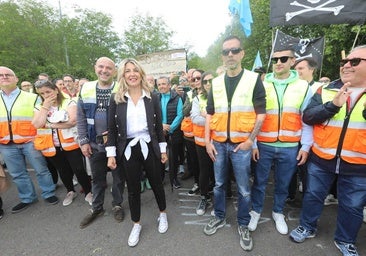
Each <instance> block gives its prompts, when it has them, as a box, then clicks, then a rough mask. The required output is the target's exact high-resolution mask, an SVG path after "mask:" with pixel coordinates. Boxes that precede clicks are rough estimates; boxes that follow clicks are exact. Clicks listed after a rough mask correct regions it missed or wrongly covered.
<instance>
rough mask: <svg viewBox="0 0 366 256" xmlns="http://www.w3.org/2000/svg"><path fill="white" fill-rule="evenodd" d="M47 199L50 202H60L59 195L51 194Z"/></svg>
mask: <svg viewBox="0 0 366 256" xmlns="http://www.w3.org/2000/svg"><path fill="white" fill-rule="evenodd" d="M45 200H46V202H47V203H49V204H57V203H58V198H57V196H50V197H48V198H46V199H45Z"/></svg>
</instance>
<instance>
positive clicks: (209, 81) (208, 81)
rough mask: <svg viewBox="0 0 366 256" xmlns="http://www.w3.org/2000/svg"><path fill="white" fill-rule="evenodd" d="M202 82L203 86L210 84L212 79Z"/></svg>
mask: <svg viewBox="0 0 366 256" xmlns="http://www.w3.org/2000/svg"><path fill="white" fill-rule="evenodd" d="M202 82H203V84H204V85H206V84H208V83H210V84H212V79H207V80H203V81H202Z"/></svg>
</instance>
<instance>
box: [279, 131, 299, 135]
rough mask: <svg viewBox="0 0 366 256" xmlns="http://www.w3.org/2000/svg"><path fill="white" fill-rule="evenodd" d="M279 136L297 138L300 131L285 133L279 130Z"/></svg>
mask: <svg viewBox="0 0 366 256" xmlns="http://www.w3.org/2000/svg"><path fill="white" fill-rule="evenodd" d="M279 136H291V137H298V136H301V130H298V131H286V130H280V132H279Z"/></svg>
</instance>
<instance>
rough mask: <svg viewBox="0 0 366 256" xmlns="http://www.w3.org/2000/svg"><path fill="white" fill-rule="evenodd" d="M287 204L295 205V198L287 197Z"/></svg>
mask: <svg viewBox="0 0 366 256" xmlns="http://www.w3.org/2000/svg"><path fill="white" fill-rule="evenodd" d="M285 202H286V203H293V202H295V197H290V196H289V197H287V198H286V200H285Z"/></svg>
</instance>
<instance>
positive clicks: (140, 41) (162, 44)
mask: <svg viewBox="0 0 366 256" xmlns="http://www.w3.org/2000/svg"><path fill="white" fill-rule="evenodd" d="M173 34H174V32H173V31H171V30H169V28H168V26H167V25H166V23H165V21H164V20H163V19H162V18H161V17H157V18H155V17H153V16H150V15H148V14H146V15H145V16H143V15H141V14H137V15H134V16H133V17H131V21H130V24H129V26H128V28H127V30H126V31H125V32H124V36H123V39H122V43H123V50H124V51H123V54H121V55H122V56H123V55H124V57H136V56H137V55H142V54H149V53H153V52H159V51H164V50H169V46H170V38H171V37H172V36H173Z"/></svg>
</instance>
